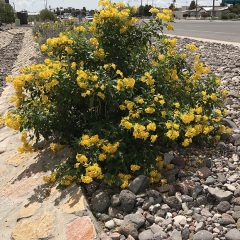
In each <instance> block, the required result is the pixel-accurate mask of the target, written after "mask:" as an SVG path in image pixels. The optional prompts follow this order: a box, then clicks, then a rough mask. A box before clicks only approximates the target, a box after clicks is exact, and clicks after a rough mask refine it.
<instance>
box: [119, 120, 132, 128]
mask: <svg viewBox="0 0 240 240" xmlns="http://www.w3.org/2000/svg"><path fill="white" fill-rule="evenodd" d="M120 125H121V126H123V127H124V128H126V129H131V128H132V127H133V125H132V123H130V122H129V121H128V120H127V119H125V118H124V119H122V120H121V124H120Z"/></svg>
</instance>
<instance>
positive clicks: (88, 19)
mask: <svg viewBox="0 0 240 240" xmlns="http://www.w3.org/2000/svg"><path fill="white" fill-rule="evenodd" d="M84 20H85V21H88V22H92V21H93V16H86V17H85V18H84Z"/></svg>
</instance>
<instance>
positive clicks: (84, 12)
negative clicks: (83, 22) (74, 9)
mask: <svg viewBox="0 0 240 240" xmlns="http://www.w3.org/2000/svg"><path fill="white" fill-rule="evenodd" d="M81 14H82V17H86V15H87V9H86V8H85V7H83V9H82V10H81Z"/></svg>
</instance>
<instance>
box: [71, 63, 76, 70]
mask: <svg viewBox="0 0 240 240" xmlns="http://www.w3.org/2000/svg"><path fill="white" fill-rule="evenodd" d="M71 68H72V69H73V70H75V69H76V68H77V63H75V62H72V64H71Z"/></svg>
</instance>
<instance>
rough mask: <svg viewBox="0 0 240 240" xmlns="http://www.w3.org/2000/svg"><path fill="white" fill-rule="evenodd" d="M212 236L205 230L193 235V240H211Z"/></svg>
mask: <svg viewBox="0 0 240 240" xmlns="http://www.w3.org/2000/svg"><path fill="white" fill-rule="evenodd" d="M212 239H213V235H212V233H210V232H209V231H207V230H201V231H199V232H197V233H195V234H194V235H193V240H212Z"/></svg>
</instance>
